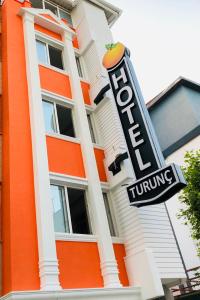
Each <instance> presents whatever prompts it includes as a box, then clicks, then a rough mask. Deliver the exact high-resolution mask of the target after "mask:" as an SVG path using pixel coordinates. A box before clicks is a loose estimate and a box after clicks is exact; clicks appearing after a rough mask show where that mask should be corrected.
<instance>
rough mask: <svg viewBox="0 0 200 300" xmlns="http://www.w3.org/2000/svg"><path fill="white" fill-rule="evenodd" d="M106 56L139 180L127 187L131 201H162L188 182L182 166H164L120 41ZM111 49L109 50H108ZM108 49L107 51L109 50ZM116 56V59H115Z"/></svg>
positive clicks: (144, 106)
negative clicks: (110, 53) (184, 176)
mask: <svg viewBox="0 0 200 300" xmlns="http://www.w3.org/2000/svg"><path fill="white" fill-rule="evenodd" d="M116 47H117V49H116V48H115V47H113V49H111V50H110V51H111V52H112V53H113V55H114V56H115V57H114V58H113V57H112V55H111V57H109V58H108V55H107V54H106V55H105V56H104V61H103V64H104V66H105V67H106V68H107V71H108V75H109V79H110V84H111V88H112V91H113V95H114V99H115V103H116V107H117V110H118V114H119V118H120V121H121V125H122V129H123V132H124V136H125V139H126V143H127V148H128V154H129V157H130V159H131V161H132V165H133V169H134V173H135V176H136V179H137V180H136V181H135V182H134V183H133V184H132V185H130V186H129V187H128V188H127V192H128V196H129V200H130V204H131V205H134V206H137V207H141V206H145V205H150V204H157V203H161V202H163V201H165V200H167V199H169V198H170V197H172V196H173V195H174V194H175V193H177V192H178V191H179V190H180V189H182V188H183V187H184V186H185V185H186V183H185V180H184V178H183V175H182V172H181V170H180V168H179V167H178V166H176V165H174V164H172V165H169V166H165V165H164V158H163V156H162V153H161V150H160V148H159V145H158V143H157V139H156V137H155V135H154V131H153V128H152V124H151V121H150V117H149V115H148V112H147V109H146V105H145V103H144V100H143V98H142V95H141V92H140V88H139V85H138V82H137V78H136V76H135V73H134V70H133V66H132V63H131V61H130V59H129V53H128V51H127V50H126V48H125V47H124V46H123V45H122V44H120V43H118V44H117V45H116ZM108 52H109V51H108ZM108 52H107V53H108ZM116 56H117V58H116Z"/></svg>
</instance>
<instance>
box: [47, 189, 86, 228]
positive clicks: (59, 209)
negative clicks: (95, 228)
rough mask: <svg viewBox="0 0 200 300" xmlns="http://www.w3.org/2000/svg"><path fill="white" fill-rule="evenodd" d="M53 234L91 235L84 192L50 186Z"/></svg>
mask: <svg viewBox="0 0 200 300" xmlns="http://www.w3.org/2000/svg"><path fill="white" fill-rule="evenodd" d="M51 197H52V202H53V217H54V229H55V232H63V233H65V232H66V233H76V234H91V226H90V222H89V214H88V207H87V201H86V195H85V191H84V190H81V189H75V188H69V187H64V186H58V185H53V184H51Z"/></svg>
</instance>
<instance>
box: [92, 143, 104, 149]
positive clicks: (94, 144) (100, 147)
mask: <svg viewBox="0 0 200 300" xmlns="http://www.w3.org/2000/svg"><path fill="white" fill-rule="evenodd" d="M92 144H93V147H94V148H96V149H100V150H104V147H103V146H101V145H99V144H96V143H92Z"/></svg>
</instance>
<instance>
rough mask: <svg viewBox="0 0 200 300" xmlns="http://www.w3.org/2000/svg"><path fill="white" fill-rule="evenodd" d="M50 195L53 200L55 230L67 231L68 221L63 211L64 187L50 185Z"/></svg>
mask: <svg viewBox="0 0 200 300" xmlns="http://www.w3.org/2000/svg"><path fill="white" fill-rule="evenodd" d="M51 197H52V201H53V217H54V229H55V232H69V222H68V219H67V214H66V212H65V193H64V188H63V187H61V186H57V185H51Z"/></svg>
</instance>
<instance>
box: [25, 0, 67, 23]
mask: <svg viewBox="0 0 200 300" xmlns="http://www.w3.org/2000/svg"><path fill="white" fill-rule="evenodd" d="M31 3H32V7H34V8H43V9H49V10H50V11H51V12H52V13H53V14H55V15H56V16H57V17H59V18H60V19H65V20H66V21H67V22H68V23H69V24H70V25H72V19H71V16H70V13H69V12H68V11H67V10H65V9H63V8H61V7H60V6H59V5H56V4H54V3H51V2H50V1H46V0H31Z"/></svg>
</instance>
